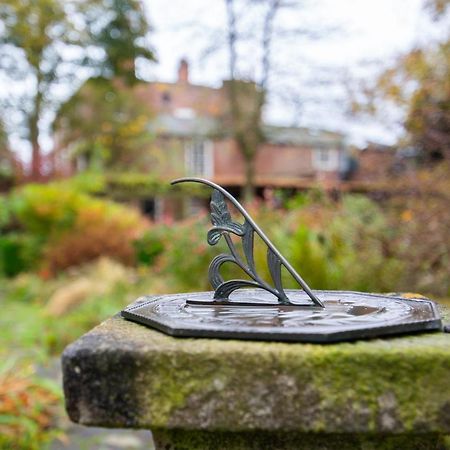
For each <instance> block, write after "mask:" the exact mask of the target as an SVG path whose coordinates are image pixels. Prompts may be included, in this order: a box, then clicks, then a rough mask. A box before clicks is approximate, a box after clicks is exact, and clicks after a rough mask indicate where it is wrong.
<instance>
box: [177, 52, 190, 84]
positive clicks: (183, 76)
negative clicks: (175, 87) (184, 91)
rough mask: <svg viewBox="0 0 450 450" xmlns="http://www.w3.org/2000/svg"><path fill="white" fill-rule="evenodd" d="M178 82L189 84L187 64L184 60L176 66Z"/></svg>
mask: <svg viewBox="0 0 450 450" xmlns="http://www.w3.org/2000/svg"><path fill="white" fill-rule="evenodd" d="M178 82H179V83H189V64H188V62H187V60H186V59H184V58H183V59H182V60H181V61H180V64H179V65H178Z"/></svg>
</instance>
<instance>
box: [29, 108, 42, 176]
mask: <svg viewBox="0 0 450 450" xmlns="http://www.w3.org/2000/svg"><path fill="white" fill-rule="evenodd" d="M33 116H34V115H33ZM29 127H30V143H31V179H32V180H33V181H39V179H40V178H41V146H40V145H39V129H38V119H37V117H30V121H29Z"/></svg>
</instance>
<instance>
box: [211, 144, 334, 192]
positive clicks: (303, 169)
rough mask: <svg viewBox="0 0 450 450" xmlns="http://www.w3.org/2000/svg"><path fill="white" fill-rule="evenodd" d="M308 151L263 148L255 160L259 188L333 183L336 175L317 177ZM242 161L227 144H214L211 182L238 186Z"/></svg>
mask: <svg viewBox="0 0 450 450" xmlns="http://www.w3.org/2000/svg"><path fill="white" fill-rule="evenodd" d="M312 152H313V150H312V149H311V148H307V147H295V146H287V145H286V146H277V145H272V144H264V145H263V146H262V147H261V149H260V150H259V152H258V153H257V156H256V162H255V173H256V181H257V184H259V185H266V184H269V185H270V184H274V185H275V186H290V185H291V186H302V185H303V184H304V183H308V182H311V181H314V180H319V179H320V180H324V181H329V180H337V173H336V172H327V173H323V174H322V173H320V174H319V173H318V172H317V171H316V170H315V169H314V167H313V164H312ZM244 173H245V170H244V160H243V158H242V155H241V154H240V153H239V151H238V149H237V147H236V145H235V144H234V143H233V142H232V141H231V140H226V141H217V142H215V143H214V179H215V180H216V181H217V182H220V183H223V184H225V185H238V184H242V183H243V180H244Z"/></svg>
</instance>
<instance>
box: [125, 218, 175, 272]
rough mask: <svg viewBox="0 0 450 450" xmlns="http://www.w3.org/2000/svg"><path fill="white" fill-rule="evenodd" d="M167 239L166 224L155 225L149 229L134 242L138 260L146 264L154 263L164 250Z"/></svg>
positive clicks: (139, 262)
mask: <svg viewBox="0 0 450 450" xmlns="http://www.w3.org/2000/svg"><path fill="white" fill-rule="evenodd" d="M166 239H167V230H166V227H165V226H155V227H152V228H151V229H149V230H147V231H146V232H145V233H144V234H143V235H142V236H141V237H140V238H139V239H137V240H135V241H134V243H133V245H134V250H135V254H136V262H137V263H138V264H142V265H144V266H151V265H153V264H154V263H155V261H156V258H157V257H158V256H160V255H161V254H162V253H163V252H164V250H165V248H166V242H165V240H166Z"/></svg>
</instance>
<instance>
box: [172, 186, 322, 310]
mask: <svg viewBox="0 0 450 450" xmlns="http://www.w3.org/2000/svg"><path fill="white" fill-rule="evenodd" d="M187 181H192V182H197V183H202V184H206V185H208V186H211V187H212V188H214V191H213V193H212V196H211V203H210V206H211V223H212V225H213V227H212V228H211V229H210V230H209V231H208V234H207V241H208V244H210V245H216V244H217V243H218V242H219V241H220V239H221V238H222V236H223V237H224V239H225V242H226V244H227V246H228V249H229V251H230V253H222V254H220V255H218V256H216V257H215V258H214V259H213V260H212V261H211V264H210V266H209V270H208V278H209V281H210V283H211V285H212V287H213V288H214V289H215V292H214V299H215V300H221V301H225V302H226V301H228V300H229V296H230V294H231V293H232V292H233V291H235V290H237V289H240V288H245V287H252V288H260V289H264V290H266V291H268V292H270V293H271V294H273V295H274V296H275V297H276V298H277V299H278V302H279V303H280V304H283V305H293V304H292V303H291V301H290V300H289V298H288V296H287V295H286V292H285V290H284V288H283V282H282V278H281V269H282V267H283V266H284V267H285V268H286V269H287V271H288V272H289V273H290V274H291V275H292V277H293V278H294V279H295V280H296V281H297V282H298V283H299V284H300V285H301V287H302V288H303V289H304V291H305V292H306V293H307V294H308V296H309V297H310V299H311V300H312V303H311V305H312V306H320V307H323V303H322V302H321V301H320V300H319V299H318V298H317V297H316V296H315V294H314V293H313V292H312V291H311V289H310V288H309V286H308V285H307V284H306V282H305V281H304V280H303V279H302V278H301V277H300V275H299V274H298V273H297V272H296V271H295V269H294V268H293V267H292V266H291V265H290V264H289V262H288V261H287V260H286V259H285V258H284V257H283V255H282V254H281V253H280V252H279V251H278V250H277V249H276V247H275V246H274V245H273V244H272V243H271V242H270V240H269V238H268V237H267V236H266V235H265V234H264V233H263V232H262V230H261V229H260V228H259V227H258V225H257V224H256V223H255V222H254V221H253V219H252V218H251V217H250V215H249V214H248V213H247V211H246V210H245V209H244V208H243V207H242V205H241V204H240V203H239V202H238V201H237V200H236V199H235V198H234V197H233V196H232V195H231V194H230V193H229V192H227V191H226V190H225V189H223V188H222V187H221V186H219V185H217V184H215V183H213V182H211V181H208V180H204V179H202V178H180V179H178V180H174V181H173V182H172V184H177V183H181V182H187ZM225 197H226V198H227V199H228V200H229V201H230V202H231V203H232V204H233V205H234V206H235V207H236V209H237V210H238V211H239V212H240V213H241V214H242V216H243V217H244V219H245V220H244V223H243V224H240V223H237V222H234V221H233V220H232V218H231V214H230V211H229V210H228V206H227V203H226V200H225ZM255 232H256V233H257V234H258V235H259V237H260V238H261V239H262V240H263V242H264V243H265V244H266V245H267V266H268V269H269V273H270V277H271V279H272V283H273V284H269V283H267V282H266V281H265V280H263V279H262V278H261V277H260V276H259V275H258V273H257V270H256V265H255V258H254V234H255ZM231 235H235V236H238V237H240V238H241V244H242V249H243V253H244V257H245V260H243V259H242V258H241V256H240V255H239V253H238V251H237V249H236V246H235V244H234V242H233V240H232V238H231ZM224 263H233V264H236V265H237V266H238V267H239V268H240V269H241V270H242V271H243V272H244V273H245V274H246V275H247V276H248V277H249V278H250V280H228V281H225V280H224V279H223V277H222V275H221V274H220V268H221V266H222V264H224ZM230 304H232V303H231V302H230ZM303 306H304V305H303Z"/></svg>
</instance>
